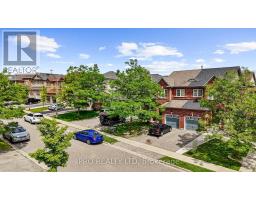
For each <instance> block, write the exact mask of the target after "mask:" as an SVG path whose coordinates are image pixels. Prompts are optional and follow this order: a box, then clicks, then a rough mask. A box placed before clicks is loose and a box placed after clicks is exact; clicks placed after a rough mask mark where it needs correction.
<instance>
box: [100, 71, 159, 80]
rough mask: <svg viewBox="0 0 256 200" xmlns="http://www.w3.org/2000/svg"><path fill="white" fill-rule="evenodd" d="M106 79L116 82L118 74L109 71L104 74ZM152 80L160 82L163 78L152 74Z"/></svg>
mask: <svg viewBox="0 0 256 200" xmlns="http://www.w3.org/2000/svg"><path fill="white" fill-rule="evenodd" d="M103 75H104V77H105V79H107V80H116V79H117V76H116V72H114V71H109V72H106V73H104V74H103ZM150 75H151V77H152V79H153V80H154V81H155V82H157V83H158V82H159V81H160V80H161V78H162V77H163V76H161V75H160V74H150Z"/></svg>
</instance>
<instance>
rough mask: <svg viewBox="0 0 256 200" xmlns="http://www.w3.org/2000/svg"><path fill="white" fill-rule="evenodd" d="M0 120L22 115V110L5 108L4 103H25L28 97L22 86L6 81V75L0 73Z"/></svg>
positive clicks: (13, 107)
mask: <svg viewBox="0 0 256 200" xmlns="http://www.w3.org/2000/svg"><path fill="white" fill-rule="evenodd" d="M0 94H1V95H0V118H12V117H20V116H22V115H23V111H22V108H20V107H17V106H16V107H15V106H11V105H9V106H6V104H5V103H6V102H15V103H16V104H22V103H25V101H26V99H27V96H28V88H27V87H26V86H24V85H21V84H18V83H13V82H11V81H10V80H9V79H8V74H6V73H0Z"/></svg>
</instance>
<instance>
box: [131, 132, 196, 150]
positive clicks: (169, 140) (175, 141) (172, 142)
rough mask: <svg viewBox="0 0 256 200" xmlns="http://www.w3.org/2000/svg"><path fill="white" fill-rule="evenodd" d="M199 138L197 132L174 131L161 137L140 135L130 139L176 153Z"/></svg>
mask: <svg viewBox="0 0 256 200" xmlns="http://www.w3.org/2000/svg"><path fill="white" fill-rule="evenodd" d="M198 136H199V135H198V133H196V132H195V131H188V130H182V129H173V130H172V131H171V132H170V133H167V134H165V135H163V136H161V137H155V136H149V135H140V136H136V137H131V138H129V139H131V140H134V141H137V142H141V143H145V144H150V145H153V146H156V147H159V148H163V149H166V150H169V151H174V152H175V151H177V150H179V149H180V148H182V147H184V146H185V145H186V144H188V143H189V142H191V141H193V140H194V139H195V138H196V137H198Z"/></svg>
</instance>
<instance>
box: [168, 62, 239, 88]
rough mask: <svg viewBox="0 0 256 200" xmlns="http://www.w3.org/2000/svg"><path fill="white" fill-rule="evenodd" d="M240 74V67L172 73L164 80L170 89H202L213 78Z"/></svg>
mask: <svg viewBox="0 0 256 200" xmlns="http://www.w3.org/2000/svg"><path fill="white" fill-rule="evenodd" d="M230 71H234V72H237V73H240V67H223V68H205V69H196V70H185V71H174V72H173V73H171V74H170V75H169V76H168V77H166V78H164V80H165V81H166V82H167V83H168V85H169V86H170V87H202V86H205V85H206V84H207V83H208V82H209V81H211V80H212V79H213V78H215V77H221V76H224V75H225V74H226V73H227V72H230Z"/></svg>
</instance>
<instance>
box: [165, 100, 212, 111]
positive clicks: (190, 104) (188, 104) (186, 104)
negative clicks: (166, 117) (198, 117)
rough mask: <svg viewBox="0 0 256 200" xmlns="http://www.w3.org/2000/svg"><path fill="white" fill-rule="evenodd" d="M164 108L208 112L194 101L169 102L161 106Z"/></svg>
mask: <svg viewBox="0 0 256 200" xmlns="http://www.w3.org/2000/svg"><path fill="white" fill-rule="evenodd" d="M162 106H163V107H164V108H183V109H189V110H209V109H208V108H203V107H201V106H200V103H199V102H195V101H194V100H171V101H169V102H166V103H165V104H163V105H162Z"/></svg>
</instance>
